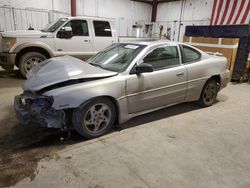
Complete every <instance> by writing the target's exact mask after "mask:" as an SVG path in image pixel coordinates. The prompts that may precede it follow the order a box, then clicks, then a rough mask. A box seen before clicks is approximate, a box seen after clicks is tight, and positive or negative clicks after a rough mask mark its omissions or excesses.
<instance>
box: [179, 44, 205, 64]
mask: <svg viewBox="0 0 250 188" xmlns="http://www.w3.org/2000/svg"><path fill="white" fill-rule="evenodd" d="M182 53H183V56H184V57H183V62H184V63H188V62H193V61H196V60H198V59H200V57H201V54H200V52H198V51H196V50H195V49H193V48H190V47H188V46H184V45H183V46H182Z"/></svg>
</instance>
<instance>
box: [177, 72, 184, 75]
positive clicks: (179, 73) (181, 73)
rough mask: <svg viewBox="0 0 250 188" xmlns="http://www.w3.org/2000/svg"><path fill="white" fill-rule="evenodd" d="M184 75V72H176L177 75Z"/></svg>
mask: <svg viewBox="0 0 250 188" xmlns="http://www.w3.org/2000/svg"><path fill="white" fill-rule="evenodd" d="M183 75H184V72H178V73H177V74H176V76H183Z"/></svg>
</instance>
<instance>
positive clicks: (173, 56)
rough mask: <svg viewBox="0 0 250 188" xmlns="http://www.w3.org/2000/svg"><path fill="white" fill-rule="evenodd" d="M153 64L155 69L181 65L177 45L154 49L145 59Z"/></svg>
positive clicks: (144, 60)
mask: <svg viewBox="0 0 250 188" xmlns="http://www.w3.org/2000/svg"><path fill="white" fill-rule="evenodd" d="M143 62H144V63H148V64H151V65H152V66H153V68H154V70H160V69H165V68H169V67H173V66H176V65H180V59H179V53H178V50H177V47H176V46H165V47H159V48H156V49H154V50H153V51H152V52H150V53H149V54H148V55H147V56H146V57H144V59H143Z"/></svg>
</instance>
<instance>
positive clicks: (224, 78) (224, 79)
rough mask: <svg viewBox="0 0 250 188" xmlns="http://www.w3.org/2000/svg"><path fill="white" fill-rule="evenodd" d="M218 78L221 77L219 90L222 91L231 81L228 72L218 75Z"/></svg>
mask: <svg viewBox="0 0 250 188" xmlns="http://www.w3.org/2000/svg"><path fill="white" fill-rule="evenodd" d="M220 77H221V84H220V89H222V88H224V87H226V86H227V84H228V83H229V82H230V80H231V77H230V71H229V70H226V71H225V72H224V73H222V74H220Z"/></svg>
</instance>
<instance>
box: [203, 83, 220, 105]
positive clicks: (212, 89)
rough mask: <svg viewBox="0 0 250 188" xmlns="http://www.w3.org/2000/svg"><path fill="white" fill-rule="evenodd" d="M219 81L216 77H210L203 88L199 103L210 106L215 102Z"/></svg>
mask: <svg viewBox="0 0 250 188" xmlns="http://www.w3.org/2000/svg"><path fill="white" fill-rule="evenodd" d="M218 91H219V89H218V83H217V82H216V81H215V80H214V79H209V80H208V81H207V82H206V84H205V86H204V87H203V89H202V92H201V96H200V99H199V101H198V103H199V105H200V106H202V107H208V106H211V105H212V104H214V102H215V100H216V98H217V94H218Z"/></svg>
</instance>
